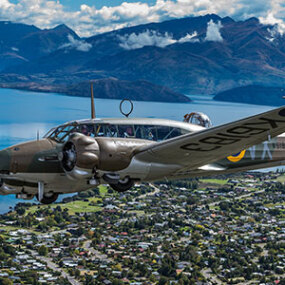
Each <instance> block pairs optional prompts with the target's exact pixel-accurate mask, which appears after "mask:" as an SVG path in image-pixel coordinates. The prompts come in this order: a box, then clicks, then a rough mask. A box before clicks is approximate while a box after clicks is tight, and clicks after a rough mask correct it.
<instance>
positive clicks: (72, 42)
mask: <svg viewBox="0 0 285 285" xmlns="http://www.w3.org/2000/svg"><path fill="white" fill-rule="evenodd" d="M67 38H68V40H69V42H68V43H66V44H64V45H62V46H61V47H60V49H63V48H72V49H76V50H78V51H83V52H88V51H89V50H90V49H91V48H92V45H91V44H90V43H87V42H85V41H82V40H77V39H75V38H74V37H73V36H72V35H68V36H67Z"/></svg>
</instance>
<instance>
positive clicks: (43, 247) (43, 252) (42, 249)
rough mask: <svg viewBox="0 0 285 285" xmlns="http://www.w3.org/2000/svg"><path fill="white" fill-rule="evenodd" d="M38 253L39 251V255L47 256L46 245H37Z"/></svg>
mask: <svg viewBox="0 0 285 285" xmlns="http://www.w3.org/2000/svg"><path fill="white" fill-rule="evenodd" d="M38 253H39V255H41V256H47V254H48V249H47V247H45V246H44V245H41V246H40V247H39V249H38Z"/></svg>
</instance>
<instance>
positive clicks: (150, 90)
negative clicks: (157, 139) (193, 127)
mask: <svg viewBox="0 0 285 285" xmlns="http://www.w3.org/2000/svg"><path fill="white" fill-rule="evenodd" d="M18 80H19V81H20V79H18ZM92 82H93V86H94V96H95V97H96V98H105V99H126V98H127V99H130V100H136V101H159V102H174V103H178V102H190V101H191V100H190V98H189V97H187V96H185V95H183V94H180V93H178V92H174V91H172V90H171V89H169V88H167V87H163V86H160V85H156V84H152V83H150V82H147V81H144V80H137V81H127V80H118V79H115V78H105V79H96V80H92ZM0 87H2V88H14V89H22V90H31V91H38V92H52V93H61V94H65V95H70V96H80V97H90V81H84V82H80V83H75V84H71V85H69V84H66V85H64V84H60V85H54V84H52V85H48V84H40V83H37V82H34V81H32V79H31V78H30V80H28V79H27V80H24V81H22V82H7V83H0Z"/></svg>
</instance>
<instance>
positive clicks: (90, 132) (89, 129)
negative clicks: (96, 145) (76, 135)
mask: <svg viewBox="0 0 285 285" xmlns="http://www.w3.org/2000/svg"><path fill="white" fill-rule="evenodd" d="M79 132H80V133H82V134H83V135H85V136H90V137H94V125H93V124H84V125H80V127H79Z"/></svg>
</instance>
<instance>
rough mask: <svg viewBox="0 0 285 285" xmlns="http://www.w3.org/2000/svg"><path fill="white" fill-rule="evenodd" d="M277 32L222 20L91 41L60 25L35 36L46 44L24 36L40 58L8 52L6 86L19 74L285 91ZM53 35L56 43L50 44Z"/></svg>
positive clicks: (191, 88) (189, 90) (155, 26)
mask: <svg viewBox="0 0 285 285" xmlns="http://www.w3.org/2000/svg"><path fill="white" fill-rule="evenodd" d="M209 27H211V29H212V30H211V29H210V28H209ZM59 30H60V31H61V32H59ZM213 30H214V32H215V34H213ZM273 30H274V27H273V26H270V25H263V24H262V23H260V22H259V20H258V19H257V18H254V17H252V18H249V19H247V20H244V21H235V20H234V19H232V18H230V17H223V18H222V17H219V16H218V15H215V14H209V15H205V16H199V17H188V18H182V19H172V20H168V21H164V22H161V23H148V24H143V25H138V26H134V27H128V28H123V29H119V30H115V31H111V32H107V33H103V34H99V35H95V36H91V37H89V38H80V37H79V36H78V35H77V34H76V33H73V31H72V30H71V29H69V28H68V27H67V26H65V25H61V26H58V27H57V28H55V29H51V30H40V31H35V32H34V34H36V35H37V34H38V35H41V36H42V37H43V38H41V36H39V37H37V38H36V39H34V38H33V37H34V36H33V37H31V35H30V36H28V35H26V36H25V38H27V39H28V40H31V39H33V40H34V42H36V41H38V42H39V43H40V44H42V46H41V45H37V46H38V47H39V49H38V50H37V51H34V52H33V55H34V58H33V57H32V56H30V57H27V56H24V54H21V52H22V51H24V49H23V48H22V49H19V52H18V53H17V51H16V50H15V51H14V54H13V53H12V52H10V53H7V52H6V53H4V55H5V56H6V58H5V60H6V61H5V66H6V67H4V68H2V74H0V83H1V82H2V83H3V84H7V78H8V77H12V76H13V75H15V83H17V78H22V79H23V78H24V77H26V78H30V79H31V78H32V80H33V82H35V83H36V84H38V85H40V84H42V85H45V84H47V85H50V86H55V87H56V86H61V85H65V86H67V85H68V86H71V85H73V84H80V83H81V82H84V81H88V80H93V79H103V78H116V79H118V80H121V81H124V80H127V81H138V80H144V81H149V82H151V83H152V84H158V85H161V86H166V87H168V88H170V89H172V90H173V91H174V92H178V93H184V94H189V95H191V94H217V93H220V92H223V91H226V90H230V89H232V88H238V87H242V86H247V85H263V86H272V87H274V86H278V87H283V86H284V85H285V84H284V79H285V37H283V36H282V35H279V34H276V33H275V34H274V33H273ZM211 31H212V34H211ZM49 33H50V34H51V35H52V37H50V38H48V40H47V39H46V35H45V34H47V35H49ZM273 34H274V38H273ZM59 39H61V41H59ZM26 46H27V45H26ZM47 47H48V48H50V51H48V49H47ZM16 48H17V47H16ZM12 55H14V58H13V60H14V61H13V60H12V59H11V60H10V58H11V57H12ZM1 56H3V53H2V54H0V63H1ZM9 60H10V63H11V64H9ZM2 61H3V62H4V60H3V59H2ZM19 63H21V64H19ZM22 79H21V80H22ZM27 84H28V83H27ZM10 86H11V82H10Z"/></svg>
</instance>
